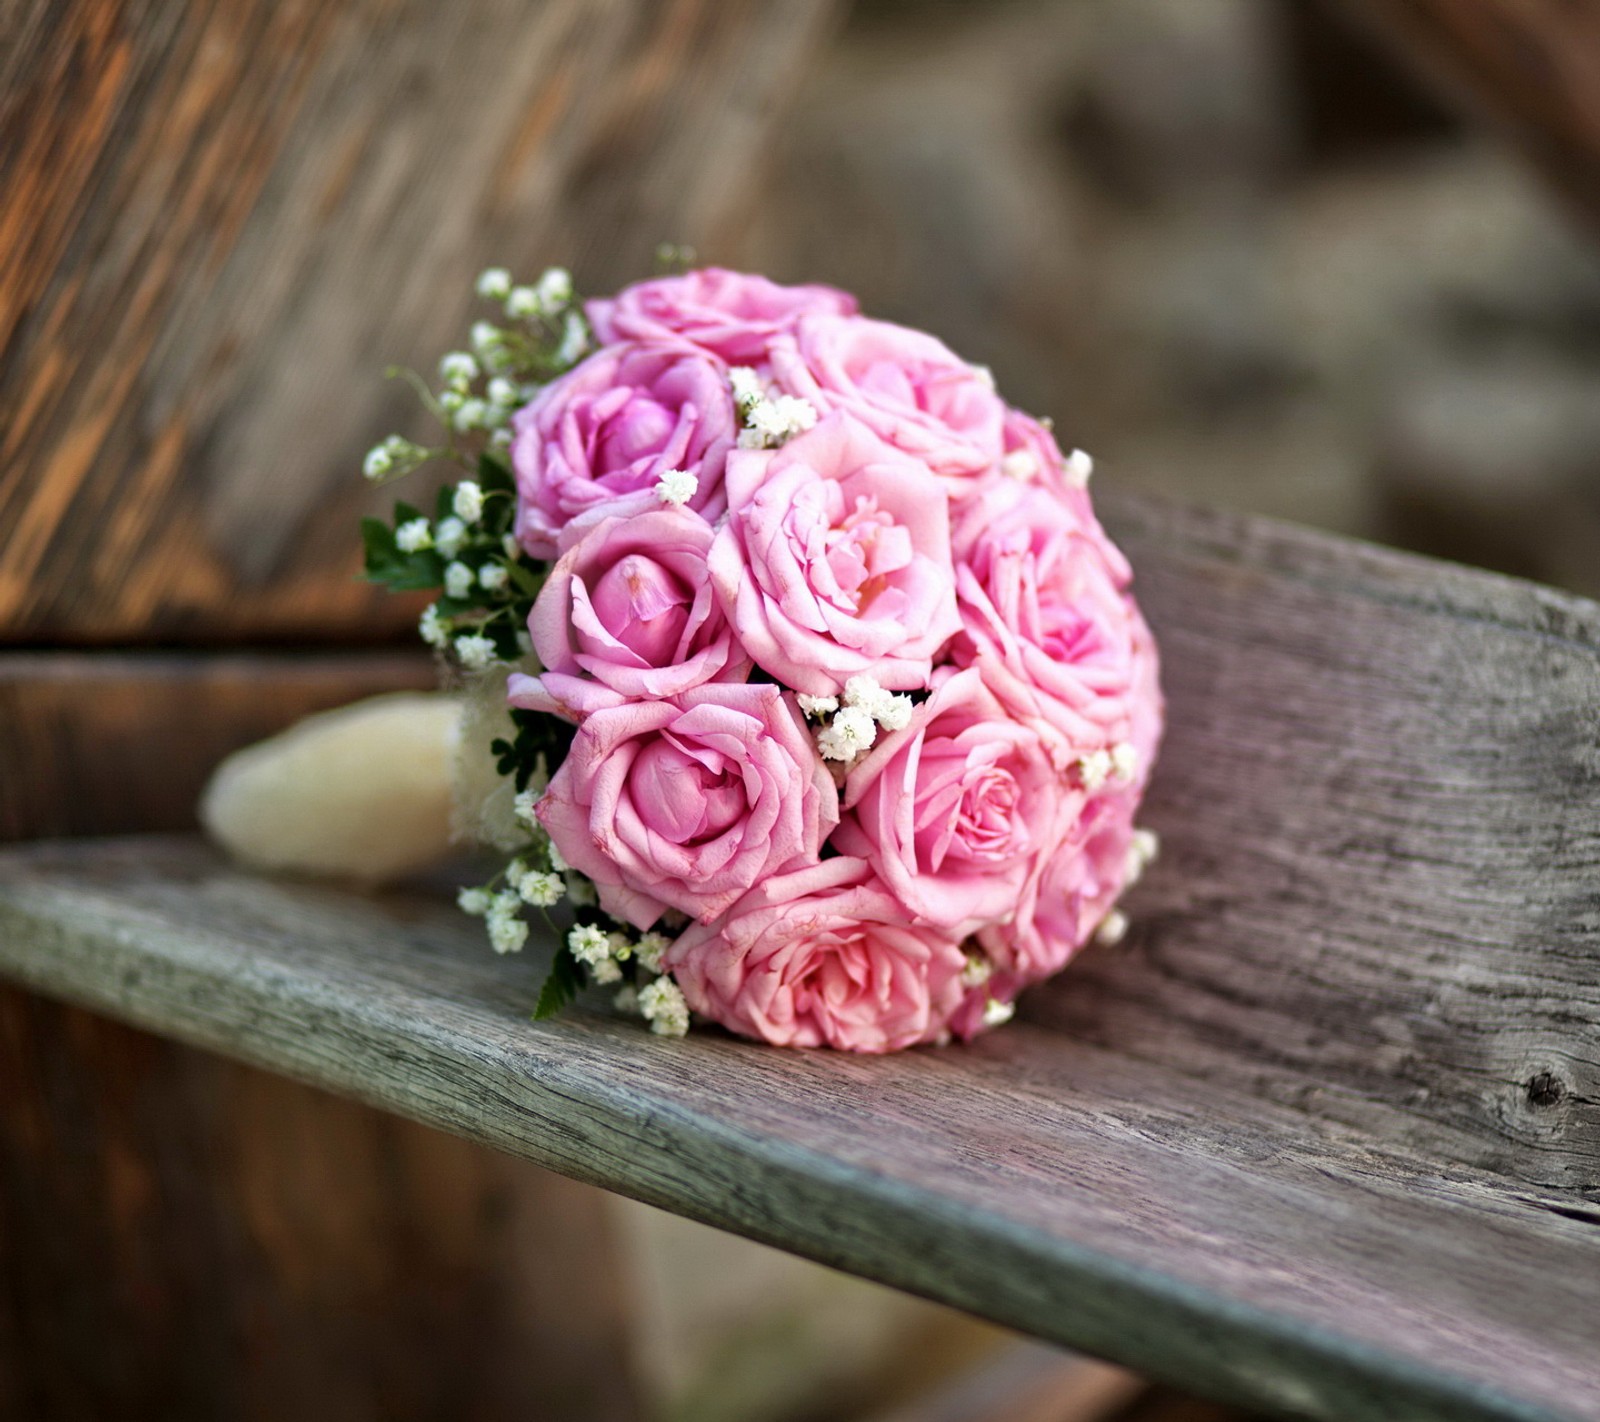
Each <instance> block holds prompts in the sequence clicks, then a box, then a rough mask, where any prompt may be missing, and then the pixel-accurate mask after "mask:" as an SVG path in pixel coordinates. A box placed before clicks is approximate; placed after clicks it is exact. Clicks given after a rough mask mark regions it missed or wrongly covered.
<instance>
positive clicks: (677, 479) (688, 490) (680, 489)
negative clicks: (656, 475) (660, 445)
mask: <svg viewBox="0 0 1600 1422" xmlns="http://www.w3.org/2000/svg"><path fill="white" fill-rule="evenodd" d="M699 488H700V481H699V480H698V479H697V478H695V476H694V475H693V474H691V473H690V472H689V471H688V470H687V469H669V470H667V472H666V473H665V474H663V475H662V476H661V478H660V479H658V480H657V481H656V496H657V497H658V498H659V499H660V500H661V502H662V503H664V504H672V505H674V506H676V507H678V508H682V507H683V505H685V504H686V503H688V502H689V500H690V499H692V498H693V497H694V496H695V493H696V491H697V490H698V489H699Z"/></svg>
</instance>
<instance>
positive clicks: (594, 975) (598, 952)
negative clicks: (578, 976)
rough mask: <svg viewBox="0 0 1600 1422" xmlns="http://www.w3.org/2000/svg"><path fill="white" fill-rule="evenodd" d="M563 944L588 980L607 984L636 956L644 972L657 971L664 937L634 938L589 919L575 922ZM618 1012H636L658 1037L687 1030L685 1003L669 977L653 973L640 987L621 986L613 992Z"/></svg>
mask: <svg viewBox="0 0 1600 1422" xmlns="http://www.w3.org/2000/svg"><path fill="white" fill-rule="evenodd" d="M567 947H568V948H569V949H570V950H571V952H572V956H573V957H574V958H576V959H577V960H578V961H579V962H580V963H582V964H583V966H584V968H585V969H586V970H587V972H588V974H589V978H590V981H592V982H594V983H596V984H597V985H600V986H608V985H610V984H612V983H617V982H621V981H622V965H623V964H624V963H626V962H627V961H628V959H629V958H630V957H631V958H635V959H637V961H638V963H639V966H640V967H641V968H643V969H644V970H645V971H646V972H648V973H654V974H660V973H661V955H662V954H663V953H665V952H666V950H667V939H666V937H665V936H664V935H663V934H660V933H645V934H642V935H641V936H640V937H639V939H638V940H637V941H636V942H634V941H630V940H629V938H628V936H627V934H625V933H615V932H613V933H607V932H606V931H605V930H604V929H603V928H600V927H598V926H596V925H595V924H592V923H583V924H579V925H578V926H577V927H576V928H574V929H573V930H572V931H571V932H570V933H568V934H567ZM615 1005H616V1007H617V1010H618V1011H621V1012H630V1013H631V1012H637V1013H638V1014H639V1015H640V1016H641V1017H643V1018H644V1019H645V1021H647V1022H648V1023H649V1024H650V1030H651V1031H652V1032H654V1033H656V1034H657V1035H658V1036H661V1037H681V1036H683V1034H684V1033H685V1032H687V1031H688V1030H689V1004H688V1003H687V1002H685V1001H684V997H683V992H682V990H681V989H680V988H679V987H678V985H677V983H675V982H673V981H672V979H671V978H669V977H665V976H657V977H655V978H654V979H653V980H652V981H651V982H649V983H647V984H646V985H645V986H643V987H639V988H635V987H624V988H623V989H622V990H621V991H620V992H618V994H617V996H616V1001H615Z"/></svg>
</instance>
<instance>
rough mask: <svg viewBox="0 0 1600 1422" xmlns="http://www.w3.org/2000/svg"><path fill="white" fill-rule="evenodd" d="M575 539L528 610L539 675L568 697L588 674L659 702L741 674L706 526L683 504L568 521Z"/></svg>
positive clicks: (745, 664)
mask: <svg viewBox="0 0 1600 1422" xmlns="http://www.w3.org/2000/svg"><path fill="white" fill-rule="evenodd" d="M574 530H578V531H580V532H581V536H580V537H579V538H578V539H577V541H576V542H574V543H573V544H572V546H571V547H569V548H568V549H567V551H566V552H565V553H563V554H562V555H561V558H560V560H559V561H558V562H557V563H556V565H555V567H553V568H552V569H551V570H550V575H549V577H548V578H547V579H546V581H545V585H544V587H543V589H542V590H541V591H540V593H539V597H538V600H537V601H536V602H535V603H534V605H533V611H532V612H531V613H530V614H529V616H528V632H529V634H530V635H531V636H532V638H533V650H534V651H535V652H536V653H537V654H538V657H539V661H540V663H541V664H542V665H543V666H544V668H545V673H544V676H543V678H541V679H542V681H543V682H544V684H545V687H546V689H547V690H549V691H550V692H551V693H552V694H553V695H554V696H555V697H556V699H558V700H563V699H564V700H566V701H567V702H569V703H571V702H574V701H576V700H577V699H578V698H579V697H581V694H582V692H581V688H578V687H572V688H568V689H567V692H566V695H565V697H563V693H562V689H561V685H560V684H561V683H564V682H567V681H569V680H574V679H575V680H578V681H580V682H587V681H593V682H598V683H599V684H600V685H602V686H605V687H609V688H610V689H611V690H613V691H616V692H619V693H621V694H622V695H623V696H629V697H649V698H652V699H660V698H661V697H666V696H676V695H677V694H678V693H679V692H681V691H687V690H689V689H690V688H691V687H695V686H699V685H700V684H701V683H702V682H707V681H743V680H744V679H745V677H746V676H747V675H748V673H749V671H750V659H749V658H748V657H746V656H745V655H744V653H743V651H742V649H741V648H740V647H739V644H738V643H737V642H736V641H734V638H733V632H732V629H731V628H730V627H729V626H728V622H727V618H726V617H725V616H724V615H723V612H722V608H721V606H720V605H719V604H718V603H717V601H716V599H715V597H713V595H712V591H711V575H710V573H709V572H708V571H707V569H706V553H707V551H708V550H709V549H710V547H711V539H712V532H711V526H710V525H709V524H708V523H706V521H705V520H704V519H703V518H701V517H700V516H699V515H698V514H692V513H689V512H687V511H686V510H684V509H675V508H661V507H657V508H653V509H650V510H648V511H647V512H645V513H636V514H633V515H631V516H630V517H626V518H601V519H598V520H596V521H594V522H592V523H589V524H588V525H587V526H585V521H584V520H579V521H578V522H576V523H573V524H569V525H568V526H567V534H569V535H570V534H572V533H573V532H574Z"/></svg>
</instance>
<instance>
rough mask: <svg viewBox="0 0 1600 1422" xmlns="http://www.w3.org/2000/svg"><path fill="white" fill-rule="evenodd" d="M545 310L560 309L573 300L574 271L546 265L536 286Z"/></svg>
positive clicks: (541, 304) (540, 303)
mask: <svg viewBox="0 0 1600 1422" xmlns="http://www.w3.org/2000/svg"><path fill="white" fill-rule="evenodd" d="M536 291H537V293H538V296H539V305H540V307H541V309H543V310H545V311H559V310H560V309H561V308H562V307H563V306H565V305H566V304H567V303H568V302H569V301H571V300H572V273H571V272H569V271H568V270H567V269H566V268H565V267H546V268H545V270H544V273H543V274H542V275H541V276H540V278H539V285H538V286H537V288H536Z"/></svg>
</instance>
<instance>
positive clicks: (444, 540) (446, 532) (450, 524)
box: [433, 517, 467, 558]
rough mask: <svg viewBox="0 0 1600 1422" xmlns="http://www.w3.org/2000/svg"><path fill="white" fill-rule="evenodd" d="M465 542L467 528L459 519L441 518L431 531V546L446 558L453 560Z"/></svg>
mask: <svg viewBox="0 0 1600 1422" xmlns="http://www.w3.org/2000/svg"><path fill="white" fill-rule="evenodd" d="M466 541H467V526H466V524H464V523H462V522H461V520H460V519H458V518H455V517H451V518H442V519H440V520H439V526H438V527H437V528H435V529H434V531H433V546H434V547H435V548H437V549H438V550H439V552H440V553H442V554H443V555H444V556H445V557H446V558H454V557H455V556H456V554H457V553H459V552H460V551H461V545H462V544H463V543H465V542H466Z"/></svg>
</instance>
